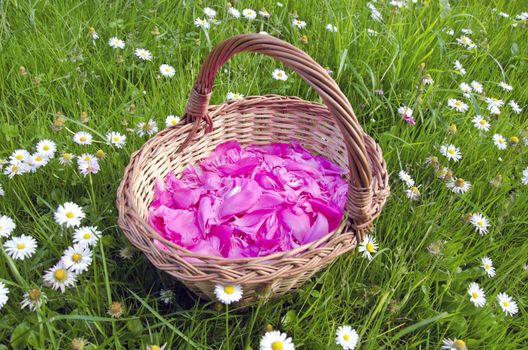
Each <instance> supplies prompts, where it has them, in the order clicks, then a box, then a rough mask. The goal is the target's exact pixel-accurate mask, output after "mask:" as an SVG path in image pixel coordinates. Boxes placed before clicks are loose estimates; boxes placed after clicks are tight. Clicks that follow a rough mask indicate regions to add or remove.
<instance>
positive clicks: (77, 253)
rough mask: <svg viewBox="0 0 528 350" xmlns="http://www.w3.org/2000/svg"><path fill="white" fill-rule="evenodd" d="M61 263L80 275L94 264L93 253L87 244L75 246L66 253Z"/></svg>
mask: <svg viewBox="0 0 528 350" xmlns="http://www.w3.org/2000/svg"><path fill="white" fill-rule="evenodd" d="M61 262H62V263H63V264H64V266H65V267H66V268H67V269H68V270H71V271H73V272H75V273H77V274H80V273H81V272H83V271H86V270H88V267H89V266H90V264H91V263H92V251H91V250H90V248H89V247H88V246H87V245H86V244H75V245H74V246H73V247H68V249H66V250H65V251H64V254H63V256H62V258H61Z"/></svg>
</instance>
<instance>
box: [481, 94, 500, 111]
mask: <svg viewBox="0 0 528 350" xmlns="http://www.w3.org/2000/svg"><path fill="white" fill-rule="evenodd" d="M485 101H486V103H487V104H488V109H489V110H491V109H492V108H493V107H495V108H501V107H502V106H504V101H503V100H501V99H498V98H496V97H486V98H485Z"/></svg>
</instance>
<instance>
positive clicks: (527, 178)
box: [521, 168, 528, 185]
mask: <svg viewBox="0 0 528 350" xmlns="http://www.w3.org/2000/svg"><path fill="white" fill-rule="evenodd" d="M521 181H522V183H523V184H525V185H528V168H526V169H524V170H523V172H522V179H521Z"/></svg>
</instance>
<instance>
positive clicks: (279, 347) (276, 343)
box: [271, 340, 284, 350]
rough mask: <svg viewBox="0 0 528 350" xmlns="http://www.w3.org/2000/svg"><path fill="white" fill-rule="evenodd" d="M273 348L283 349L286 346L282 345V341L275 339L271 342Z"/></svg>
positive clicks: (275, 349) (274, 349) (273, 349)
mask: <svg viewBox="0 0 528 350" xmlns="http://www.w3.org/2000/svg"><path fill="white" fill-rule="evenodd" d="M271 349H272V350H282V349H284V346H283V345H282V342H281V341H278V340H277V341H274V342H273V343H271Z"/></svg>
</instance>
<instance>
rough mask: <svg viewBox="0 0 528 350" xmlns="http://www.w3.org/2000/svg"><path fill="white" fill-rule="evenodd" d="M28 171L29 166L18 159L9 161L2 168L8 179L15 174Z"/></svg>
mask: <svg viewBox="0 0 528 350" xmlns="http://www.w3.org/2000/svg"><path fill="white" fill-rule="evenodd" d="M28 171H29V167H28V165H27V164H26V163H25V162H20V161H13V160H12V161H11V162H9V165H8V166H6V167H5V168H4V174H5V175H7V176H8V177H9V178H10V179H12V178H13V176H15V175H22V174H24V173H27V172H28Z"/></svg>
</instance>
